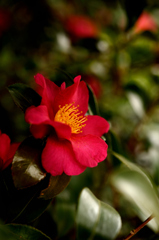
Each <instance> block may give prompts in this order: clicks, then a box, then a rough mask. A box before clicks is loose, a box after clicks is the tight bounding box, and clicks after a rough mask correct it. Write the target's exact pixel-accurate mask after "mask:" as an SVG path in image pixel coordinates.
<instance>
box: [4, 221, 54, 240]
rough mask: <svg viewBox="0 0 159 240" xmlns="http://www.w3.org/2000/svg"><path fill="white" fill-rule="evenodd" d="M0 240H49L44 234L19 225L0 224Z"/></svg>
mask: <svg viewBox="0 0 159 240" xmlns="http://www.w3.org/2000/svg"><path fill="white" fill-rule="evenodd" d="M0 239H3V240H5V239H7V240H26V239H27V240H49V239H50V238H49V237H47V236H46V235H45V234H44V233H42V232H40V231H39V230H37V229H35V228H33V227H30V226H26V225H20V224H8V225H2V224H0ZM50 240H51V239H50Z"/></svg>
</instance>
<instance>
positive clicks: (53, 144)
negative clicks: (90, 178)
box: [42, 136, 86, 176]
mask: <svg viewBox="0 0 159 240" xmlns="http://www.w3.org/2000/svg"><path fill="white" fill-rule="evenodd" d="M42 165H43V168H44V169H45V170H46V171H47V172H49V173H50V174H51V175H53V176H57V175H61V174H62V173H63V172H64V173H65V174H67V175H78V174H80V173H82V172H83V171H84V170H85V169H86V166H83V165H82V164H80V162H78V161H77V160H76V157H75V155H74V152H73V149H72V146H71V144H70V142H69V141H67V140H60V139H58V138H56V137H55V136H50V137H48V139H47V142H46V146H45V148H44V150H43V152H42Z"/></svg>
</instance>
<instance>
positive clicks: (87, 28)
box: [65, 15, 98, 39]
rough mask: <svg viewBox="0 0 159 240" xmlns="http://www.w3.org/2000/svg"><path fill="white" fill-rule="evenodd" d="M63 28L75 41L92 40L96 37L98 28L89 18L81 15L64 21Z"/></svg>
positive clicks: (72, 16)
mask: <svg viewBox="0 0 159 240" xmlns="http://www.w3.org/2000/svg"><path fill="white" fill-rule="evenodd" d="M65 27H66V30H67V31H68V32H69V34H70V35H71V36H72V37H74V38H77V39H80V38H94V37H97V35H98V28H97V26H96V24H95V23H94V22H93V20H91V19H90V18H88V17H86V16H83V15H70V16H69V17H68V18H67V19H66V20H65Z"/></svg>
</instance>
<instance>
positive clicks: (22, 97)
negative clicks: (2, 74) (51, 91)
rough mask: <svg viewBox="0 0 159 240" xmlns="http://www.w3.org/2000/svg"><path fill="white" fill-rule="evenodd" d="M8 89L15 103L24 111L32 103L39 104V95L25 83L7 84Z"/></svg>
mask: <svg viewBox="0 0 159 240" xmlns="http://www.w3.org/2000/svg"><path fill="white" fill-rule="evenodd" d="M8 90H9V92H10V94H11V96H12V98H13V100H14V101H15V103H16V105H17V106H18V107H19V108H21V110H22V111H24V112H25V110H26V109H27V108H28V107H30V106H32V105H34V106H38V105H40V102H41V96H40V95H39V94H38V93H37V92H35V91H34V90H33V89H32V88H30V87H28V86H27V85H25V84H22V83H15V84H13V85H11V86H9V87H8Z"/></svg>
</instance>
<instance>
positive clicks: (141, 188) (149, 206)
mask: <svg viewBox="0 0 159 240" xmlns="http://www.w3.org/2000/svg"><path fill="white" fill-rule="evenodd" d="M111 182H112V183H113V185H114V186H115V187H116V188H117V190H118V191H119V192H121V193H122V194H123V195H124V197H126V198H127V199H128V200H129V201H131V202H132V203H133V204H134V206H135V208H136V214H137V215H138V216H139V217H140V218H141V219H142V220H143V221H144V220H145V219H147V218H148V217H149V216H150V215H152V216H154V217H155V218H154V219H152V220H151V221H150V222H149V223H148V225H149V226H150V227H151V228H152V229H153V230H154V231H155V232H158V231H159V199H158V195H157V193H156V189H155V188H154V187H153V185H152V183H151V181H150V180H149V178H148V176H146V174H143V173H141V171H138V170H137V171H135V170H130V169H125V168H124V170H123V169H122V170H119V171H118V172H116V173H115V174H114V175H113V176H112V178H111Z"/></svg>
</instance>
